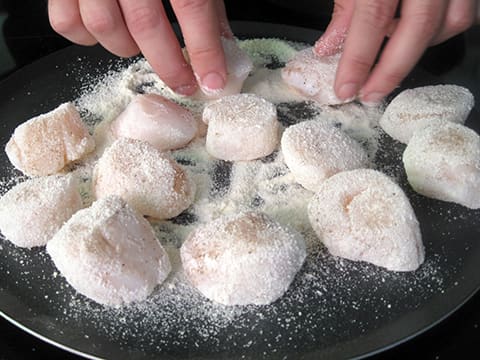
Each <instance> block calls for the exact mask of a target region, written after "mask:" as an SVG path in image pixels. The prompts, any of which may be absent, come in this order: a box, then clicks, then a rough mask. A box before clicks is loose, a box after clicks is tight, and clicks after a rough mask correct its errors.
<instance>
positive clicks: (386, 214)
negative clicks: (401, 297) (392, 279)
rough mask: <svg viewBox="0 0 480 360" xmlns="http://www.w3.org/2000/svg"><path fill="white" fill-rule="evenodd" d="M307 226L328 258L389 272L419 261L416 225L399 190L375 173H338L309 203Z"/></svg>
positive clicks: (421, 255)
mask: <svg viewBox="0 0 480 360" xmlns="http://www.w3.org/2000/svg"><path fill="white" fill-rule="evenodd" d="M308 217H309V220H310V223H311V225H312V227H313V229H314V230H315V233H316V234H317V235H318V237H319V239H320V240H321V241H322V242H323V243H324V244H325V246H326V247H327V249H328V250H329V252H330V253H331V254H332V255H335V256H339V257H343V258H347V259H350V260H354V261H366V262H369V263H372V264H374V265H377V266H381V267H384V268H386V269H388V270H392V271H413V270H416V269H417V268H418V267H419V266H420V265H421V264H422V263H423V261H424V257H425V255H424V247H423V244H422V236H421V232H420V227H419V224H418V221H417V218H416V216H415V213H414V211H413V208H412V206H411V205H410V202H409V200H408V198H407V197H406V195H405V194H404V193H403V191H402V189H401V188H400V187H399V186H398V185H397V184H396V183H394V182H393V181H392V180H391V179H390V178H389V177H388V176H386V175H384V174H382V173H381V172H379V171H376V170H370V169H357V170H351V171H345V172H341V173H338V174H336V175H334V176H332V177H330V178H329V179H327V180H325V182H323V183H322V184H321V185H320V187H319V189H318V191H317V193H316V194H315V196H314V197H313V198H312V200H311V201H310V203H309V205H308Z"/></svg>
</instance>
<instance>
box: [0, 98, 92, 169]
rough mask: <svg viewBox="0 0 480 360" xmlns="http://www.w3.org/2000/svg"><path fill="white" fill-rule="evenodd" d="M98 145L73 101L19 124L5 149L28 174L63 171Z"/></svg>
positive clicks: (13, 160) (12, 161)
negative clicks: (66, 166)
mask: <svg viewBox="0 0 480 360" xmlns="http://www.w3.org/2000/svg"><path fill="white" fill-rule="evenodd" d="M94 147H95V142H94V140H93V138H92V137H91V136H90V134H89V133H88V130H87V128H86V127H85V125H84V124H83V122H82V120H81V119H80V114H79V113H78V111H77V109H76V108H75V106H74V105H73V104H72V103H65V104H62V105H60V106H59V107H57V108H56V109H54V110H52V111H50V112H48V113H46V114H42V115H39V116H37V117H34V118H32V119H30V120H28V121H26V122H25V123H23V124H21V125H19V126H18V127H17V128H16V129H15V132H14V133H13V135H12V137H11V138H10V140H9V141H8V143H7V145H6V147H5V152H6V153H7V155H8V158H9V159H10V161H11V163H12V164H13V165H14V166H15V167H16V168H17V169H19V170H20V171H22V172H23V173H24V174H27V175H31V176H42V175H51V174H55V173H57V172H59V171H60V170H62V169H63V168H64V167H65V165H67V164H68V163H70V162H72V161H75V160H78V159H80V158H82V157H83V156H84V155H85V154H88V153H89V152H91V151H92V150H93V149H94Z"/></svg>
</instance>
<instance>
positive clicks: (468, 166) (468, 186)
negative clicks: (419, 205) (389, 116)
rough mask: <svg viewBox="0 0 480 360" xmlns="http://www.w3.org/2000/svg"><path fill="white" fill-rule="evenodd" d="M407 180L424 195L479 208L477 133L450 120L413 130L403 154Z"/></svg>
mask: <svg viewBox="0 0 480 360" xmlns="http://www.w3.org/2000/svg"><path fill="white" fill-rule="evenodd" d="M403 163H404V165H405V171H406V173H407V177H408V182H409V183H410V185H412V187H413V189H414V190H415V191H417V192H418V193H420V194H423V195H425V196H428V197H431V198H434V199H439V200H444V201H451V202H455V203H459V204H462V205H463V206H466V207H468V208H471V209H478V208H480V136H478V134H477V133H475V131H473V130H471V129H469V128H467V127H465V126H463V125H460V124H455V123H452V122H447V121H443V122H435V123H434V124H431V125H429V126H427V127H425V128H423V129H421V130H418V131H417V132H415V133H414V134H413V136H412V138H411V139H410V142H409V143H408V145H407V148H406V149H405V152H404V153H403Z"/></svg>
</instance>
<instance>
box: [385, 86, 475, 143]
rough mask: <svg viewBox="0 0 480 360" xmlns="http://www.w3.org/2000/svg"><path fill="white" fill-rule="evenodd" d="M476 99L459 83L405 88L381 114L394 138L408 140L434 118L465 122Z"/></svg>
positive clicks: (386, 129)
mask: <svg viewBox="0 0 480 360" xmlns="http://www.w3.org/2000/svg"><path fill="white" fill-rule="evenodd" d="M474 102H475V101H474V98H473V95H472V93H471V92H470V91H469V90H468V89H466V88H464V87H462V86H457V85H434V86H423V87H418V88H415V89H406V90H404V91H402V92H401V93H400V94H398V95H397V96H396V97H395V98H394V99H393V100H392V101H391V102H390V104H389V105H388V106H387V108H386V109H385V112H384V114H383V115H382V117H381V118H380V126H381V127H382V129H383V130H384V131H385V132H386V133H387V134H388V135H390V136H391V137H392V138H394V139H395V140H398V141H400V142H402V143H404V144H408V142H409V141H410V138H411V137H412V135H413V134H414V133H415V131H417V130H420V129H422V128H424V127H425V126H427V125H429V124H431V123H432V122H435V123H438V122H440V121H451V122H454V123H460V124H463V123H464V122H465V120H466V119H467V117H468V115H469V114H470V111H471V110H472V108H473V106H474Z"/></svg>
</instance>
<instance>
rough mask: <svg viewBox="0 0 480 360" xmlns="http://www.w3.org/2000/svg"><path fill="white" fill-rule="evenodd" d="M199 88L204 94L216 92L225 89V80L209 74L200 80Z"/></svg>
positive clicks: (214, 73)
mask: <svg viewBox="0 0 480 360" xmlns="http://www.w3.org/2000/svg"><path fill="white" fill-rule="evenodd" d="M200 86H201V87H202V90H204V91H205V92H206V93H212V92H218V91H220V90H223V88H224V87H225V80H224V79H223V77H222V76H221V75H220V74H219V73H217V72H211V73H208V74H207V75H205V76H204V77H203V78H202V81H201V83H200Z"/></svg>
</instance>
